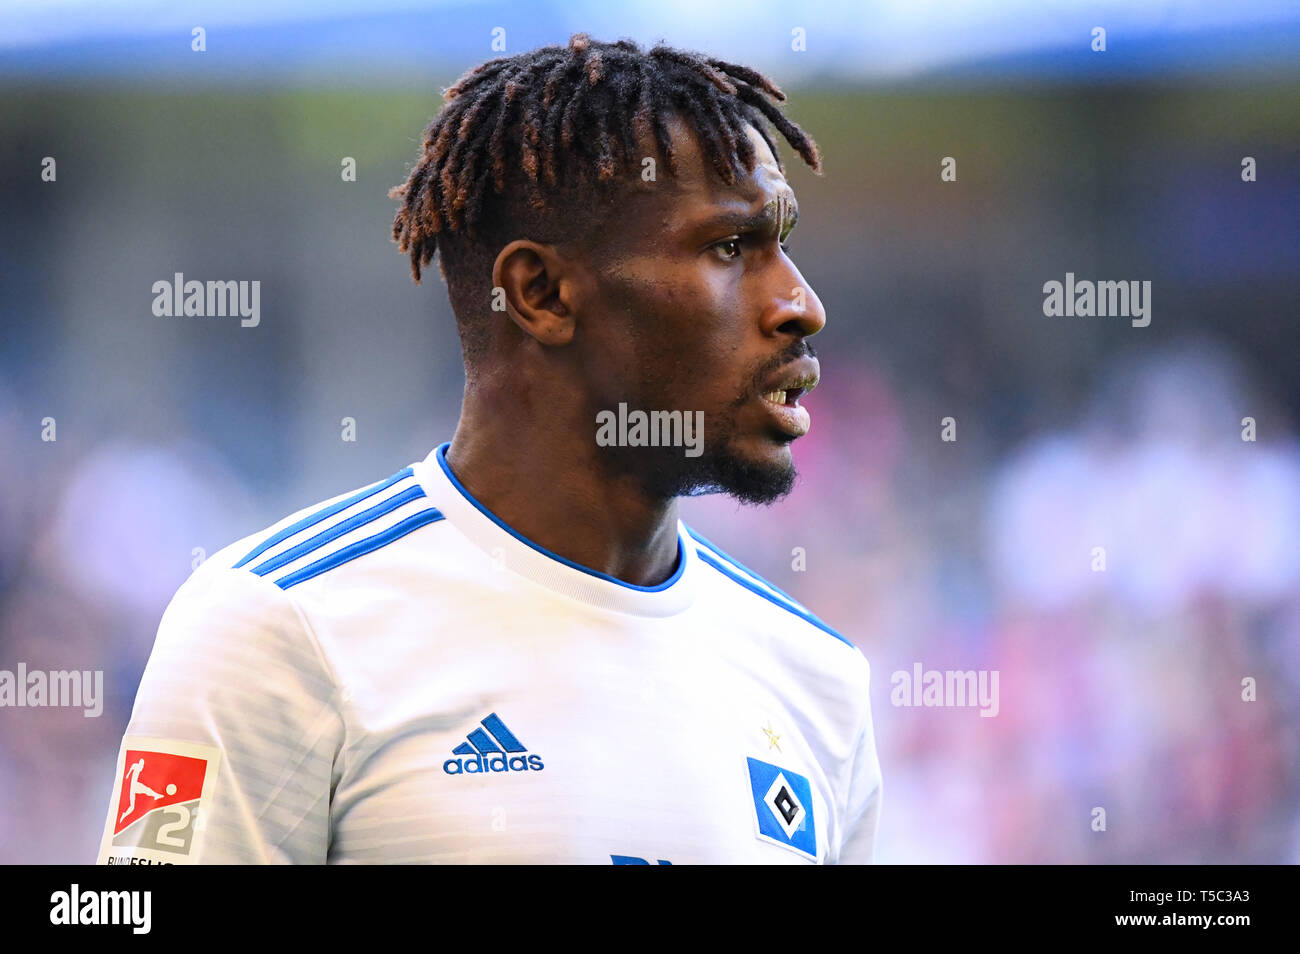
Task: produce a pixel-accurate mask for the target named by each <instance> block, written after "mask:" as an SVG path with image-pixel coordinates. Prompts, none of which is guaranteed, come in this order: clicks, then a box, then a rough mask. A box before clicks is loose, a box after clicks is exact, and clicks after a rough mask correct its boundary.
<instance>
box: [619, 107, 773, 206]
mask: <svg viewBox="0 0 1300 954" xmlns="http://www.w3.org/2000/svg"><path fill="white" fill-rule="evenodd" d="M667 125H668V130H669V133H670V135H671V137H672V143H673V149H674V155H675V157H676V160H677V172H676V174H675V175H667V174H666V175H662V176H656V177H655V179H654V180H650V181H643V183H642V186H643V187H642V189H640V190H639V191H640V192H641V193H642V194H643V195H648V196H651V197H653V196H655V195H658V196H659V197H661V198H663V199H666V200H669V208H671V209H672V210H673V211H675V212H678V213H685V214H689V215H690V217H691V218H695V217H696V215H698V214H699V213H700V212H702V211H704V210H705V207H707V206H724V205H725V206H726V207H728V208H729V209H733V210H734V209H736V208H738V207H740V206H744V207H747V208H749V209H750V211H752V212H759V211H762V210H763V209H764V208H767V207H772V208H776V209H778V210H779V216H778V217H779V218H782V219H784V218H787V217H788V216H789V215H790V214H791V210H792V209H793V208H794V207H795V198H794V190H793V189H792V188H791V187H790V184H789V183H788V182H787V181H786V178H785V174H784V173H783V172H782V171H781V167H780V166H779V165H778V164H777V161H776V156H774V155H773V154H772V149H771V147H770V146H768V144H767V140H766V139H764V138H763V136H762V134H761V133H759V131H758V130H757V129H755V128H754V127H753V126H752V125H749V124H746V126H745V135H746V137H747V138H748V139H749V142H750V143H751V144H752V145H753V147H754V168H753V169H752V170H749V171H746V170H745V168H744V166H743V165H741V167H740V170H739V174H738V176H737V179H736V181H735V182H734V183H727V182H724V181H723V179H722V177H721V176H720V175H719V174H718V171H717V169H715V168H714V165H713V162H712V161H711V160H710V158H709V156H708V153H707V152H706V151H705V149H704V148H702V146H701V144H700V142H699V139H698V137H697V136H696V134H695V132H694V130H693V129H692V128H691V127H690V126H689V125H688V124H687V123H685V122H683V121H682V120H681V119H679V118H677V117H672V118H670V119H669V121H668V124H667ZM724 148H725V146H724ZM683 200H685V201H683ZM665 211H668V210H667V209H665Z"/></svg>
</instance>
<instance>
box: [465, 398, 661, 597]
mask: <svg viewBox="0 0 1300 954" xmlns="http://www.w3.org/2000/svg"><path fill="white" fill-rule="evenodd" d="M520 396H521V395H518V394H515V395H513V396H506V395H500V396H499V397H498V400H493V399H492V398H490V397H488V396H487V395H484V394H482V393H473V392H471V391H470V390H468V389H467V391H466V394H465V404H464V408H463V410H462V412H461V418H460V423H459V424H458V425H457V427H456V433H455V435H454V436H453V437H452V441H451V446H450V447H449V448H448V449H447V455H446V456H447V465H448V466H449V467H450V468H451V471H452V473H453V474H455V476H456V479H457V480H459V481H460V483H461V484H462V485H463V486H464V487H465V489H466V490H468V491H469V492H470V493H471V494H472V495H473V496H474V497H475V498H476V499H477V500H478V501H479V503H481V504H482V505H483V506H484V507H486V508H487V509H488V510H490V511H492V513H493V514H495V515H496V516H497V517H498V518H499V519H500V520H502V521H503V522H504V523H505V524H506V525H507V526H509V527H510V528H511V529H513V530H514V531H515V532H517V533H519V534H521V535H522V536H524V537H526V538H527V539H529V540H531V541H532V542H533V543H536V544H537V545H538V546H542V547H545V548H546V549H548V550H550V551H551V552H552V553H556V554H559V555H560V556H562V557H564V558H565V559H567V560H571V561H573V562H574V563H577V564H578V565H580V566H584V567H587V568H588V569H592V570H596V571H599V572H601V573H604V574H606V575H608V576H612V577H614V578H615V579H617V580H622V581H623V582H625V583H631V584H633V585H636V586H657V585H658V584H660V583H663V582H664V581H665V580H667V579H668V578H669V577H670V576H672V574H673V572H674V571H675V569H676V566H677V500H676V499H675V498H670V499H668V500H655V499H652V498H650V497H649V496H648V495H647V494H646V492H645V489H644V488H643V487H642V486H641V485H640V484H639V483H638V481H637V480H636V479H635V478H634V477H632V476H630V475H622V476H610V475H609V474H606V473H605V472H604V470H603V469H602V468H601V467H600V465H599V462H598V461H597V459H596V446H595V439H594V435H595V422H594V419H593V420H592V421H591V422H590V425H589V426H588V427H587V428H586V429H585V430H584V429H583V426H582V424H581V422H580V421H572V422H570V421H566V420H563V418H564V416H565V415H564V411H563V410H561V409H559V408H554V410H555V411H556V414H555V415H554V417H553V418H551V419H550V420H548V421H547V423H546V424H545V425H537V422H538V421H539V420H542V419H545V417H546V412H545V411H544V410H540V411H539V409H538V408H529V407H527V406H524V407H520V406H518V403H519V402H518V398H519V397H520ZM522 403H523V404H525V405H527V403H528V402H527V401H526V400H525V401H524V402H522ZM512 404H514V405H515V406H511V405H512ZM530 424H532V425H534V426H529V425H530Z"/></svg>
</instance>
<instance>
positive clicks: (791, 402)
mask: <svg viewBox="0 0 1300 954" xmlns="http://www.w3.org/2000/svg"><path fill="white" fill-rule="evenodd" d="M808 390H809V389H808V388H806V387H802V386H795V387H789V388H785V389H784V390H782V391H768V392H767V393H766V394H762V395H759V396H760V397H762V399H763V400H764V401H766V402H767V403H768V404H778V405H782V406H785V407H798V406H799V396H800V395H801V394H804V393H806V392H807V391H808Z"/></svg>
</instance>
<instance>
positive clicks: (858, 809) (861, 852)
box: [836, 657, 882, 865]
mask: <svg viewBox="0 0 1300 954" xmlns="http://www.w3.org/2000/svg"><path fill="white" fill-rule="evenodd" d="M863 661H864V663H865V662H866V660H865V657H864V659H863ZM864 670H865V672H866V677H865V681H864V687H863V694H864V702H865V712H864V714H863V725H862V728H861V730H860V731H859V733H858V740H857V745H856V746H855V748H854V754H853V767H852V771H851V773H850V777H849V796H848V801H847V807H846V811H845V825H844V837H843V839H842V840H841V842H840V852H839V856H838V857H837V859H836V861H837V863H839V864H842V865H869V864H872V863H874V861H875V851H876V830H877V828H878V826H879V823H880V800H881V794H882V786H881V781H882V780H881V775H880V759H879V757H878V755H877V753H876V734H875V729H874V726H873V725H872V721H871V703H870V698H869V696H868V695H867V693H868V691H869V688H870V686H869V684H870V673H871V670H870V666H864Z"/></svg>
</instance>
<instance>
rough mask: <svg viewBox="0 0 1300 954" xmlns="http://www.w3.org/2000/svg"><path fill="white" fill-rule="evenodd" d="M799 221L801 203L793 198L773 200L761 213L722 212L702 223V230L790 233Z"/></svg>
mask: <svg viewBox="0 0 1300 954" xmlns="http://www.w3.org/2000/svg"><path fill="white" fill-rule="evenodd" d="M798 221H799V203H798V202H796V201H795V200H794V198H793V197H790V198H785V197H782V198H780V199H773V200H772V201H771V202H768V203H767V204H766V205H764V206H763V208H762V211H760V212H756V213H755V212H722V213H720V214H718V215H714V216H710V217H709V218H708V219H705V220H704V221H703V222H701V223H700V227H701V228H723V227H726V228H730V229H734V230H735V231H737V232H765V231H778V230H779V231H780V233H781V234H783V235H784V234H786V233H788V232H789V231H790V230H791V229H793V228H794V227H795V224H796V223H797V222H798Z"/></svg>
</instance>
